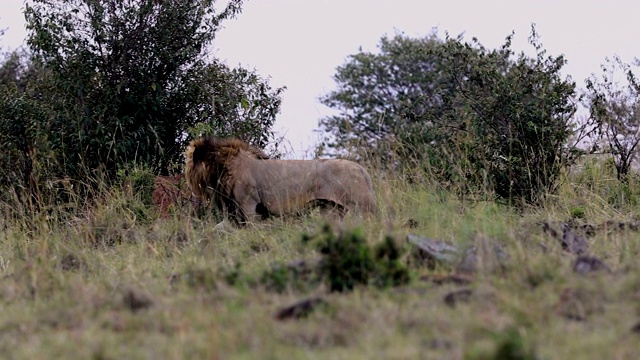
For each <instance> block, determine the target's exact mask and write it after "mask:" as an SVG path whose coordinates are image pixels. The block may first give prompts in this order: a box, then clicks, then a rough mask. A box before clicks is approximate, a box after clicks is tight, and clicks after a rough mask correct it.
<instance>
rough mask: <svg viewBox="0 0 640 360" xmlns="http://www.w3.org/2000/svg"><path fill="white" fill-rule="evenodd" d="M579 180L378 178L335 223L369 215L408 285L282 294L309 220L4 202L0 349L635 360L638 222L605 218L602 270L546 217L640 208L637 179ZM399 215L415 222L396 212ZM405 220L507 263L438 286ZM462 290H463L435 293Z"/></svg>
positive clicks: (58, 353)
mask: <svg viewBox="0 0 640 360" xmlns="http://www.w3.org/2000/svg"><path fill="white" fill-rule="evenodd" d="M585 172H586V171H585ZM594 173H596V174H597V172H594ZM589 176H590V177H588V178H586V179H585V177H584V176H583V177H574V178H571V179H572V180H571V181H566V182H565V184H564V185H563V186H562V188H561V190H560V192H559V193H558V194H557V195H556V196H554V197H552V198H550V199H549V201H548V203H547V204H546V205H545V206H543V207H541V208H531V209H524V210H518V209H510V208H508V207H505V206H502V205H499V204H496V203H493V202H486V201H485V202H475V203H472V202H461V201H460V200H459V199H458V198H457V197H455V196H453V195H452V194H450V193H448V192H445V191H441V190H437V189H436V187H434V186H430V185H429V186H427V185H424V186H419V185H408V184H407V183H405V182H404V181H402V180H399V179H391V180H389V179H386V180H384V179H383V178H379V179H377V180H376V181H375V183H376V185H377V189H376V193H377V195H378V200H379V205H380V213H379V214H378V215H376V216H375V217H373V218H369V219H360V218H358V217H348V218H347V219H346V220H345V222H344V223H340V224H333V227H332V229H333V230H334V231H335V232H336V233H337V234H340V233H345V234H348V233H349V231H351V230H352V229H355V228H359V229H361V230H360V231H362V235H363V238H364V239H365V245H364V246H370V247H371V249H375V248H376V246H379V244H381V243H383V242H384V241H385V239H386V238H387V237H389V236H390V237H392V238H393V239H394V241H395V244H397V245H400V247H401V249H402V250H403V252H402V255H401V256H402V257H401V262H402V263H403V264H408V266H409V271H410V281H409V283H407V284H403V285H399V286H395V287H394V286H386V287H385V286H376V285H375V284H373V283H371V284H369V285H367V284H363V285H358V286H356V287H355V288H354V289H353V290H352V291H342V292H331V291H330V287H329V285H328V283H327V281H326V279H324V280H322V279H319V278H318V277H316V278H313V277H301V278H296V279H294V280H291V279H290V278H286V276H285V277H278V278H277V279H278V281H280V282H281V284H282V285H283V287H280V288H278V289H277V290H279V291H276V289H275V288H273V287H270V286H267V284H266V283H265V282H264V281H263V279H264V274H266V273H269V272H270V271H273V270H274V269H279V268H278V266H280V267H282V266H286V265H287V264H290V263H294V262H298V261H301V260H304V261H305V264H311V266H313V264H316V263H317V262H318V261H319V260H320V259H321V258H322V256H323V255H322V254H321V253H320V252H319V251H318V250H317V249H318V247H317V246H315V245H314V244H315V243H314V241H311V242H304V241H302V238H303V237H304V236H303V235H304V234H307V235H315V234H318V233H320V232H321V230H322V228H323V226H324V224H325V223H324V221H325V220H324V219H322V218H321V217H319V216H315V215H314V216H309V217H304V218H302V219H284V220H283V219H275V220H270V221H268V222H266V223H264V224H259V225H258V226H255V227H247V228H244V229H240V230H237V231H235V232H233V233H231V234H228V235H221V234H217V233H215V232H214V231H213V227H214V225H215V220H214V219H213V218H207V217H205V218H202V219H201V218H196V217H191V216H187V215H182V214H175V215H174V216H172V217H170V218H168V219H159V218H157V216H156V215H155V213H154V211H153V209H152V208H145V207H144V206H142V205H141V203H142V201H141V199H138V198H137V197H136V196H133V197H131V196H127V195H125V194H124V193H123V192H120V191H118V190H112V191H107V192H106V195H105V196H103V199H104V200H102V201H100V202H99V203H98V204H95V205H94V206H91V207H86V206H83V205H84V204H83V203H82V202H81V201H79V200H77V203H76V204H72V205H73V206H69V207H65V208H64V209H62V208H60V209H52V210H51V211H49V212H47V214H46V215H37V216H32V217H12V216H11V215H10V214H11V211H10V210H12V209H13V208H15V205H14V204H4V205H0V208H1V209H0V210H1V211H0V213H2V214H5V215H3V217H2V218H0V227H2V228H3V231H2V232H0V277H1V278H2V280H1V281H0V308H1V309H2V311H0V335H1V336H0V357H2V358H28V359H40V358H85V359H86V358H96V359H119V358H127V359H136V358H167V359H184V358H214V359H256V358H260V359H307V358H310V359H317V358H322V359H325V358H326V359H406V358H433V359H533V358H539V359H613V358H619V359H625V358H636V357H637V355H638V354H639V353H640V334H638V333H634V332H633V331H632V328H633V327H634V326H635V325H636V324H638V323H639V322H640V262H638V260H637V259H638V256H639V255H640V234H639V233H638V232H637V231H636V230H633V229H624V230H620V229H618V228H617V227H616V226H614V225H612V224H609V225H608V226H607V227H606V228H605V227H602V228H598V229H597V230H596V231H595V235H594V236H592V237H589V238H588V241H589V244H590V250H589V253H590V255H593V256H596V257H598V258H600V259H602V260H603V261H604V262H605V263H606V264H607V265H608V266H609V267H610V268H611V269H612V271H611V272H610V273H609V272H596V273H593V274H586V275H580V274H577V273H575V272H574V271H573V269H572V267H573V262H574V259H575V256H574V255H571V254H569V253H567V252H566V251H563V250H562V249H561V247H560V245H559V241H558V240H557V239H554V238H552V237H550V236H549V235H545V233H543V231H542V227H541V225H540V224H541V222H544V221H547V222H550V223H553V222H562V221H567V220H569V219H572V218H573V219H574V221H575V222H576V224H578V225H581V224H593V225H599V224H605V223H606V222H607V221H615V222H624V223H625V224H629V223H632V222H633V221H635V220H636V219H637V214H638V210H639V209H638V206H637V205H636V203H635V201H633V199H629V196H630V195H633V194H635V193H637V192H638V191H635V192H634V190H633V189H637V184H635V183H632V184H631V185H630V186H629V187H628V188H627V189H620V188H619V187H618V188H615V187H614V186H611V184H612V182H611V181H613V180H612V179H610V178H606V177H605V175H597V176H600V177H598V178H594V176H596V175H594V174H590V175H589ZM616 189H618V190H619V192H618V193H616V191H618V190H616ZM625 199H626V200H625ZM141 209H142V210H141ZM409 219H412V220H413V223H414V225H417V226H416V227H415V228H407V227H405V226H404V225H405V224H406V223H407V221H408V220H409ZM416 223H417V224H416ZM614 227H616V229H613V228H614ZM409 233H412V234H417V235H421V236H426V237H428V238H432V239H438V240H444V241H447V242H450V243H452V244H456V245H457V246H459V247H461V248H462V247H464V246H465V245H466V244H471V242H472V241H474V239H478V238H482V239H487V241H490V242H491V243H497V244H500V246H501V247H503V248H504V249H505V251H506V252H507V254H508V261H507V262H506V263H504V264H503V265H502V266H498V267H496V266H488V265H487V264H483V263H480V265H479V266H478V268H477V270H476V271H474V272H473V273H470V274H466V275H467V277H468V278H469V279H471V281H470V283H468V284H463V285H457V284H455V283H438V282H435V281H433V279H434V278H442V277H445V276H447V275H451V274H454V273H456V271H457V270H456V266H455V264H447V263H437V264H435V266H426V265H425V266H423V264H421V263H419V262H415V261H409V259H411V251H409V250H410V246H409V245H408V244H407V243H406V241H405V238H406V235H407V234H409ZM371 251H374V250H371ZM372 253H374V252H372ZM346 255H348V254H346ZM282 274H285V275H286V272H285V273H277V274H276V275H278V276H281V275H282ZM274 276H275V275H274ZM296 281H297V283H296ZM466 289H468V290H470V291H471V293H470V294H471V295H470V296H469V297H468V298H467V299H463V300H460V301H457V302H456V303H455V305H453V306H451V305H448V304H447V303H446V302H445V300H444V299H445V297H447V295H449V294H451V293H452V292H456V291H460V290H466ZM312 297H320V298H322V299H323V302H322V305H321V306H318V307H316V308H314V309H313V310H312V311H310V313H309V314H308V316H306V317H302V318H299V319H286V320H278V319H276V314H277V313H278V311H279V310H280V309H282V308H284V307H287V306H289V305H292V304H294V303H296V302H298V301H300V300H304V299H308V298H312Z"/></svg>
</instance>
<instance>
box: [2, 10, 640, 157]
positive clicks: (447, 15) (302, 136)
mask: <svg viewBox="0 0 640 360" xmlns="http://www.w3.org/2000/svg"><path fill="white" fill-rule="evenodd" d="M22 3H23V1H22V0H0V28H8V30H7V33H6V34H5V36H4V37H3V38H2V39H1V44H2V47H3V49H4V50H6V49H7V48H15V47H17V46H19V45H20V44H21V43H22V41H23V39H24V36H25V30H24V18H23V16H22V14H21V8H22V7H23V5H22ZM639 14H640V2H638V1H632V0H628V1H624V0H609V1H606V2H605V1H601V0H600V1H596V0H586V1H585V0H583V1H568V0H566V1H560V0H519V1H514V0H493V1H490V0H468V1H462V0H453V1H452V0H448V1H443V0H438V1H432V0H248V1H246V3H245V5H244V8H243V13H242V14H240V16H239V17H238V18H237V19H236V20H231V21H227V22H225V23H224V24H223V25H224V29H222V30H221V31H220V32H219V33H218V35H217V39H216V42H215V43H214V51H215V53H214V55H215V56H216V57H218V58H220V59H222V60H225V61H226V62H227V64H228V65H230V66H236V65H238V64H240V65H242V66H244V67H247V68H250V69H254V68H255V69H256V70H257V72H258V73H259V74H261V75H262V76H264V77H270V83H271V85H272V86H273V87H278V86H283V85H285V86H287V90H286V91H285V93H284V95H283V102H282V110H281V113H280V114H279V116H278V120H277V122H276V126H275V130H276V131H278V132H279V133H280V134H281V135H284V137H285V139H286V141H287V142H288V143H289V146H290V147H291V148H292V150H293V151H294V152H295V153H294V154H291V155H290V156H296V157H308V156H311V154H312V148H313V144H315V142H316V141H317V139H318V138H319V136H318V135H317V134H316V133H314V132H313V130H314V129H316V128H317V126H318V120H319V119H320V118H322V117H324V116H327V115H329V114H331V113H332V110H331V109H329V108H326V107H325V106H323V105H321V104H320V103H319V102H318V97H319V96H320V95H322V94H325V93H327V92H328V91H330V90H332V89H333V88H334V82H333V79H332V76H333V74H334V73H335V68H336V66H338V65H341V64H343V63H344V61H345V59H346V57H347V55H349V54H353V53H356V52H357V51H358V48H359V47H360V46H361V47H362V48H363V50H376V45H377V44H378V41H379V39H380V37H381V36H382V35H384V34H389V35H393V34H394V33H396V32H404V33H405V34H407V35H409V36H416V37H418V36H424V35H427V34H429V33H430V32H431V29H432V28H434V27H437V28H438V30H439V32H440V34H444V32H445V31H448V32H449V33H450V34H451V35H453V36H455V35H458V34H459V33H462V32H464V33H465V39H466V40H471V38H472V37H474V36H475V37H477V38H478V39H479V40H480V42H481V43H482V44H484V45H485V46H487V47H489V48H493V47H497V46H500V45H502V44H503V42H504V38H505V37H506V36H507V35H508V34H510V33H511V31H512V30H514V31H515V38H514V42H513V46H512V48H513V49H514V50H516V51H521V50H526V51H530V46H528V44H527V38H528V36H529V31H530V27H531V23H536V28H537V31H538V33H539V34H540V36H541V42H542V44H543V46H544V48H545V49H546V50H547V51H548V54H549V55H559V54H564V55H565V56H566V58H567V60H568V64H567V65H566V67H565V68H564V73H565V74H567V75H571V76H572V77H573V79H574V80H575V81H576V82H577V84H578V86H579V87H583V84H584V79H586V78H587V77H588V76H589V75H590V74H591V73H599V72H600V65H601V64H602V63H604V60H605V57H611V56H613V55H619V56H620V57H621V58H622V60H623V61H625V62H631V61H633V59H634V57H640V49H639V48H638V44H640V42H638V39H640V22H639V21H638V16H639Z"/></svg>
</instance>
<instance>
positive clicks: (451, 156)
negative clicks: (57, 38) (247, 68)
mask: <svg viewBox="0 0 640 360" xmlns="http://www.w3.org/2000/svg"><path fill="white" fill-rule="evenodd" d="M511 38H512V35H510V36H508V37H507V39H506V41H505V43H504V45H503V46H502V47H500V48H499V49H496V50H489V49H487V48H485V47H484V46H483V45H482V44H480V42H479V41H478V40H477V39H473V41H472V42H471V43H469V42H463V40H462V37H458V38H455V39H453V38H449V37H448V36H447V37H446V38H445V39H444V40H440V39H439V38H437V37H436V35H435V34H432V35H430V36H428V37H426V38H422V39H413V38H409V37H406V36H403V35H397V36H395V37H394V38H392V39H389V38H386V37H383V38H382V40H381V43H380V53H379V54H374V53H367V52H362V51H360V53H358V54H356V55H352V56H350V57H349V60H348V61H347V63H346V64H345V65H343V66H340V67H338V69H337V74H336V75H335V80H336V82H337V85H338V89H337V90H336V91H333V92H330V93H329V94H327V95H325V96H324V97H323V98H322V99H321V100H322V102H323V103H324V104H325V105H327V106H330V107H333V108H335V109H337V110H339V111H340V113H339V114H338V115H335V116H331V117H327V118H324V119H322V120H321V121H320V126H321V128H322V129H323V130H324V131H326V132H327V133H328V134H329V135H330V137H328V138H327V141H326V142H325V143H324V144H323V146H326V147H328V148H333V149H335V150H338V151H343V150H352V149H354V148H363V149H365V150H364V152H365V153H373V154H375V155H377V154H378V153H379V152H380V153H383V154H385V153H386V154H391V155H392V156H389V155H386V156H385V155H383V156H385V158H386V160H387V165H390V166H395V165H397V164H400V165H404V166H408V167H409V168H414V167H415V166H416V165H422V166H424V167H425V168H427V169H429V170H430V171H432V172H433V173H434V174H435V175H436V177H437V179H438V180H439V181H440V182H441V183H442V184H445V185H449V186H451V185H453V186H455V187H458V188H459V189H461V190H462V191H463V193H467V192H476V191H484V192H486V190H489V191H492V192H493V193H495V194H496V195H497V196H499V197H501V198H505V199H510V200H516V201H520V200H523V201H525V202H528V203H538V202H539V201H540V200H541V199H542V197H543V196H544V194H545V193H546V192H548V191H552V190H554V188H555V186H556V180H557V178H558V176H559V174H560V171H561V169H562V168H563V167H564V166H566V165H567V164H569V163H571V162H572V161H573V160H574V158H575V155H576V154H577V153H578V152H579V151H578V149H577V148H576V146H575V144H577V143H578V142H579V141H581V140H582V139H584V137H586V136H587V135H588V133H589V131H588V129H589V127H588V124H581V125H580V126H579V128H574V127H575V124H573V123H572V117H573V114H574V112H575V111H576V104H575V102H574V97H575V84H574V83H573V82H572V81H571V80H570V79H566V80H563V79H562V78H561V76H560V70H561V68H562V67H563V66H564V64H565V62H566V60H565V59H564V57H563V56H558V57H552V56H547V55H546V52H545V50H543V48H542V45H541V44H540V43H539V42H538V35H537V33H536V32H535V29H533V30H532V34H531V37H530V43H531V44H532V46H533V47H534V49H535V50H536V55H535V56H534V57H533V58H531V57H528V56H527V55H525V54H524V53H521V54H520V55H518V56H515V54H514V52H513V51H512V50H511ZM572 135H578V136H577V137H576V138H575V139H574V141H575V144H568V143H567V142H568V140H569V138H570V136H572ZM331 137H332V139H331ZM376 149H379V152H378V151H376Z"/></svg>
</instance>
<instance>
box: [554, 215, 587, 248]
mask: <svg viewBox="0 0 640 360" xmlns="http://www.w3.org/2000/svg"><path fill="white" fill-rule="evenodd" d="M560 245H561V246H562V249H564V250H566V251H569V252H570V253H572V254H576V255H582V254H586V253H587V251H588V250H589V243H588V242H587V239H586V238H585V237H584V236H582V235H580V234H576V233H575V232H574V231H573V228H572V227H571V226H570V225H569V224H567V223H564V224H562V240H561V242H560Z"/></svg>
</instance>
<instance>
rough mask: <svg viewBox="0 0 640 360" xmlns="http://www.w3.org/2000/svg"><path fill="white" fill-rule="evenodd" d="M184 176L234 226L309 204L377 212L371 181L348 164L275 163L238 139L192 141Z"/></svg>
mask: <svg viewBox="0 0 640 360" xmlns="http://www.w3.org/2000/svg"><path fill="white" fill-rule="evenodd" d="M186 158H187V162H186V168H185V176H186V179H187V183H188V184H189V186H190V187H191V190H192V191H193V193H194V194H196V195H197V196H199V197H201V198H202V199H204V200H213V203H214V204H215V206H216V207H217V208H218V209H219V210H222V211H224V212H226V213H227V215H228V216H229V218H231V220H233V221H234V222H235V223H236V224H238V225H242V224H244V223H246V222H247V221H255V220H257V219H259V218H261V217H267V216H270V215H275V216H281V215H286V214H290V213H297V212H299V211H301V210H303V209H304V208H305V207H307V206H309V205H321V206H327V205H330V206H334V207H337V208H339V209H342V210H344V211H349V210H354V211H362V212H375V211H376V200H375V194H374V192H373V184H372V182H371V177H370V176H369V174H368V173H367V171H366V170H365V169H364V168H363V167H362V166H360V165H358V164H356V163H354V162H352V161H348V160H274V159H269V157H268V156H267V155H266V154H265V153H264V152H262V151H261V150H259V149H256V148H254V147H252V146H249V145H248V144H246V143H244V142H242V141H240V140H237V139H215V138H211V137H203V138H200V139H196V140H194V141H192V142H191V144H190V145H189V147H188V149H187V153H186Z"/></svg>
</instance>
